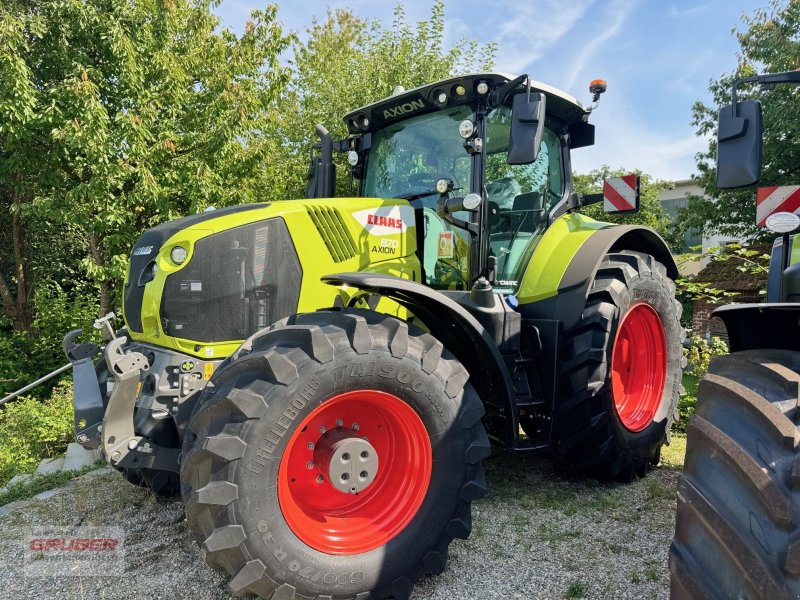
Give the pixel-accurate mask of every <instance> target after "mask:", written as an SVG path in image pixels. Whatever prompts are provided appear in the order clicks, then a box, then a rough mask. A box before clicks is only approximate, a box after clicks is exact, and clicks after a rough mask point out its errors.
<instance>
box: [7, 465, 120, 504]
mask: <svg viewBox="0 0 800 600" xmlns="http://www.w3.org/2000/svg"><path fill="white" fill-rule="evenodd" d="M104 464H105V463H104V462H103V461H97V462H95V463H94V464H92V465H87V466H85V467H83V468H82V469H76V470H74V471H58V472H57V473H47V474H44V475H34V476H33V477H32V478H31V479H29V480H28V481H20V482H18V483H15V484H14V485H12V486H9V488H8V489H7V490H6V491H5V492H3V493H1V494H0V506H3V505H5V504H8V503H9V502H15V501H17V500H25V499H27V498H32V497H33V496H35V495H36V494H41V493H42V492H46V491H47V490H52V489H53V488H57V487H59V486H61V485H64V484H65V483H66V482H68V481H69V480H70V479H73V478H75V477H79V476H80V475H84V474H85V473H88V472H89V471H94V470H95V469H97V468H98V467H100V466H102V465H104Z"/></svg>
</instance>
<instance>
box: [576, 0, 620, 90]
mask: <svg viewBox="0 0 800 600" xmlns="http://www.w3.org/2000/svg"><path fill="white" fill-rule="evenodd" d="M634 5H635V2H634V1H632V0H616V1H614V2H610V3H609V4H608V5H607V10H606V11H605V12H606V15H605V16H606V19H607V23H604V24H602V25H600V26H599V27H598V28H597V29H598V30H599V33H598V34H597V35H595V36H593V37H592V38H591V39H590V40H589V41H588V42H587V43H586V44H584V46H583V48H581V50H580V53H579V54H578V56H577V57H576V59H575V60H574V61H573V63H572V65H571V66H570V67H569V68H568V69H567V72H568V73H569V77H568V78H567V81H566V83H565V87H566V89H572V88H573V87H574V86H575V82H576V81H577V80H578V77H579V76H581V75H582V74H583V71H584V69H585V68H586V66H587V65H588V64H589V62H590V61H591V60H592V59H594V58H596V55H597V53H598V51H599V50H600V48H601V47H602V46H603V45H604V44H605V43H606V42H608V41H609V40H611V39H612V38H614V37H615V36H616V35H617V34H618V33H619V32H620V30H621V29H622V24H623V23H624V22H625V17H627V16H628V13H630V11H631V9H632V8H633V7H634Z"/></svg>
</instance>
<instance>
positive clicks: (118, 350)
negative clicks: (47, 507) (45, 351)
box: [64, 314, 180, 473]
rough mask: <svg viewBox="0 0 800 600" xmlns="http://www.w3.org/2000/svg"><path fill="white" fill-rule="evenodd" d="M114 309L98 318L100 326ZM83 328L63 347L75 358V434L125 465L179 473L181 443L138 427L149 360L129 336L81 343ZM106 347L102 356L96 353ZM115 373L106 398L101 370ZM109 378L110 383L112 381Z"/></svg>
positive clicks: (113, 461)
mask: <svg viewBox="0 0 800 600" xmlns="http://www.w3.org/2000/svg"><path fill="white" fill-rule="evenodd" d="M109 318H113V314H112V315H108V316H106V317H104V318H103V319H99V320H98V321H96V322H95V327H98V324H99V327H98V328H101V327H103V326H104V325H105V324H107V323H108V321H109ZM81 333H82V331H81V330H80V329H76V330H73V331H70V332H69V333H68V334H67V335H66V336H65V337H64V352H65V354H66V355H67V358H68V359H69V361H70V362H71V363H72V368H73V378H74V387H75V393H74V405H75V434H76V439H77V440H78V442H79V443H80V444H81V445H82V446H83V447H84V448H86V449H95V448H99V449H100V454H101V456H102V457H103V459H104V460H105V461H106V462H107V463H109V464H110V465H111V466H113V467H114V468H116V469H118V470H121V471H124V472H128V473H130V472H132V471H142V470H145V469H153V470H157V471H169V472H172V473H177V472H178V469H179V464H178V458H179V455H180V449H179V448H170V447H166V446H162V445H159V444H156V443H155V442H153V441H152V440H150V439H148V438H146V437H143V436H141V435H137V434H136V433H135V431H134V427H135V425H134V411H135V408H136V399H137V397H138V395H139V390H140V389H141V374H142V372H143V371H145V370H146V369H148V368H149V366H150V362H149V361H148V359H147V357H146V356H145V355H144V354H142V353H141V352H136V351H133V350H125V348H124V346H125V345H126V344H127V342H128V338H127V337H125V336H119V337H118V336H117V335H114V337H113V339H112V340H111V341H110V342H108V344H107V345H106V346H105V347H104V348H101V347H100V346H98V345H97V344H95V343H93V342H82V343H76V340H77V338H78V337H79V336H80V335H81ZM101 352H102V354H103V358H102V359H101V360H100V361H98V363H97V364H95V363H94V361H93V359H94V357H95V356H97V354H100V353H101ZM104 365H105V368H106V369H107V372H108V373H109V375H110V376H111V378H112V379H113V381H111V380H109V381H108V382H107V388H108V389H110V394H107V400H106V399H105V396H106V395H104V394H103V393H102V392H101V389H100V381H99V380H98V370H103V366H104ZM108 383H110V384H111V385H108Z"/></svg>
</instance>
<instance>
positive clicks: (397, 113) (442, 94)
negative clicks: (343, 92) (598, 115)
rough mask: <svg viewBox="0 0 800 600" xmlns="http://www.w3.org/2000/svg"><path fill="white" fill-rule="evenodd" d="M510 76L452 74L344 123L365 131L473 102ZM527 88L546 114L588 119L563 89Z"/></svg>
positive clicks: (536, 84) (362, 110)
mask: <svg viewBox="0 0 800 600" xmlns="http://www.w3.org/2000/svg"><path fill="white" fill-rule="evenodd" d="M513 79H514V76H513V75H508V74H504V73H472V74H468V75H460V76H458V77H451V78H449V79H444V80H442V81H437V82H435V83H430V84H427V85H424V86H422V87H418V88H416V89H413V90H408V91H402V92H400V93H397V94H394V95H392V96H389V97H387V98H384V99H382V100H379V101H377V102H374V103H372V104H368V105H366V106H363V107H361V108H359V109H357V110H354V111H353V112H351V113H349V114H348V115H346V116H345V117H344V122H345V123H346V124H347V129H348V131H349V132H350V133H351V134H361V133H366V132H368V131H373V130H375V129H380V128H382V127H384V126H385V125H387V124H390V123H393V122H396V121H401V120H402V119H404V118H408V117H411V116H416V115H418V114H423V113H426V112H430V111H433V110H440V109H443V108H447V107H451V106H456V105H459V104H467V105H474V104H476V103H477V102H478V101H479V100H480V99H481V98H482V97H484V96H488V95H489V94H490V93H491V92H492V91H493V90H495V89H496V88H498V87H499V86H501V85H503V84H505V83H508V82H509V81H512V80H513ZM530 88H531V91H534V92H542V93H544V94H545V96H546V97H547V113H548V115H549V116H553V117H556V118H558V119H559V120H561V121H563V122H564V123H565V124H566V125H572V124H573V123H577V122H585V121H587V120H588V117H589V113H590V112H591V111H590V110H589V109H587V108H585V107H584V106H583V105H582V104H581V103H580V102H579V101H578V100H577V99H575V98H574V97H573V96H571V95H569V94H567V93H566V92H563V91H561V90H559V89H556V88H554V87H552V86H549V85H547V84H545V83H541V82H539V81H535V80H532V79H531V80H530Z"/></svg>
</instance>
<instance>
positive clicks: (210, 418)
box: [181, 309, 489, 600]
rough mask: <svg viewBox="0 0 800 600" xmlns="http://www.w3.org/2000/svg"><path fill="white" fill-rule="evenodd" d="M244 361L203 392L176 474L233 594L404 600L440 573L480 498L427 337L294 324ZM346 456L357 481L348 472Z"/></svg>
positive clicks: (461, 379) (369, 321)
mask: <svg viewBox="0 0 800 600" xmlns="http://www.w3.org/2000/svg"><path fill="white" fill-rule="evenodd" d="M243 348H244V350H243V351H239V352H237V354H236V355H235V356H234V359H233V360H231V362H230V363H228V364H227V365H226V366H224V368H220V369H219V370H218V371H217V373H215V375H214V376H213V377H212V379H211V381H210V383H209V386H208V387H207V389H206V390H205V391H204V392H203V395H202V396H201V398H200V400H199V402H198V408H197V409H196V413H195V415H194V416H193V418H192V419H191V421H190V423H189V426H188V431H187V436H186V438H185V443H184V451H183V459H182V465H181V481H182V492H183V498H184V502H185V505H186V515H187V520H188V523H189V527H190V528H191V530H192V531H193V533H194V534H195V536H196V539H197V540H198V543H200V545H201V546H202V547H203V549H204V550H205V551H206V560H207V562H208V563H209V564H210V565H212V566H213V567H216V568H218V569H220V570H222V571H225V572H227V573H228V574H230V575H232V579H231V581H230V584H229V587H230V590H231V591H232V592H233V593H234V594H236V595H241V594H248V593H253V594H257V595H260V596H261V597H263V598H280V599H281V600H285V599H294V598H297V599H300V598H330V597H335V598H337V600H338V599H342V600H345V599H354V600H366V599H368V598H371V599H372V600H380V599H383V598H389V597H394V598H396V599H404V598H407V597H408V596H409V594H410V591H411V587H412V585H413V583H414V581H415V580H416V579H417V578H418V577H419V576H420V575H422V574H423V573H425V572H430V573H440V572H442V571H443V570H444V568H445V564H446V560H447V549H448V546H449V544H450V542H451V541H452V539H453V538H466V537H467V536H468V535H469V533H470V529H471V506H470V504H471V502H472V501H473V500H476V499H478V498H480V497H482V496H483V495H484V494H485V490H486V485H485V478H484V473H483V467H482V465H481V461H482V459H483V458H485V457H486V456H488V454H489V441H488V437H487V436H486V432H485V430H484V428H483V425H482V423H481V421H480V419H481V416H482V415H483V412H484V410H483V405H482V404H481V402H480V400H479V399H478V397H477V395H476V394H475V392H474V390H473V389H472V387H471V386H470V385H468V384H467V377H468V376H467V373H466V371H465V370H464V368H463V367H462V366H461V365H460V364H459V363H458V362H457V361H456V360H455V359H454V358H452V356H450V355H449V354H448V353H447V352H446V351H445V350H444V349H443V347H442V344H441V343H440V342H438V341H437V340H435V339H434V338H433V337H431V336H430V335H428V334H425V333H422V332H421V331H419V330H417V329H415V328H413V327H410V326H409V325H407V324H406V323H405V322H403V321H399V320H397V319H394V318H391V317H387V316H385V315H380V314H378V313H374V312H370V311H359V310H352V309H348V310H344V311H341V312H338V311H319V312H316V313H310V314H302V315H295V316H292V317H290V318H289V319H288V320H286V321H285V322H283V323H280V324H278V325H276V326H274V327H273V328H271V329H270V330H268V331H266V332H263V333H261V334H257V335H256V336H254V337H253V338H251V339H250V340H248V342H246V343H245V345H244V346H243ZM373 452H374V454H375V455H376V456H377V458H376V460H375V461H373ZM356 454H358V455H359V456H362V457H363V455H364V454H366V455H367V456H366V458H364V462H363V465H367V466H363V465H362V463H359V465H361V466H359V468H358V469H355V470H353V469H350V468H349V467H347V466H346V464H345V463H347V462H348V461H352V460H356ZM359 460H360V459H359ZM376 465H377V470H376V471H374V472H373V470H374V469H375V467H376ZM376 473H377V474H376ZM344 475H347V476H348V478H347V479H344ZM362 475H363V477H362ZM356 481H358V482H361V483H357V484H355V485H362V484H363V486H364V487H362V488H361V489H358V490H350V489H348V486H347V485H346V484H351V483H354V482H356Z"/></svg>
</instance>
